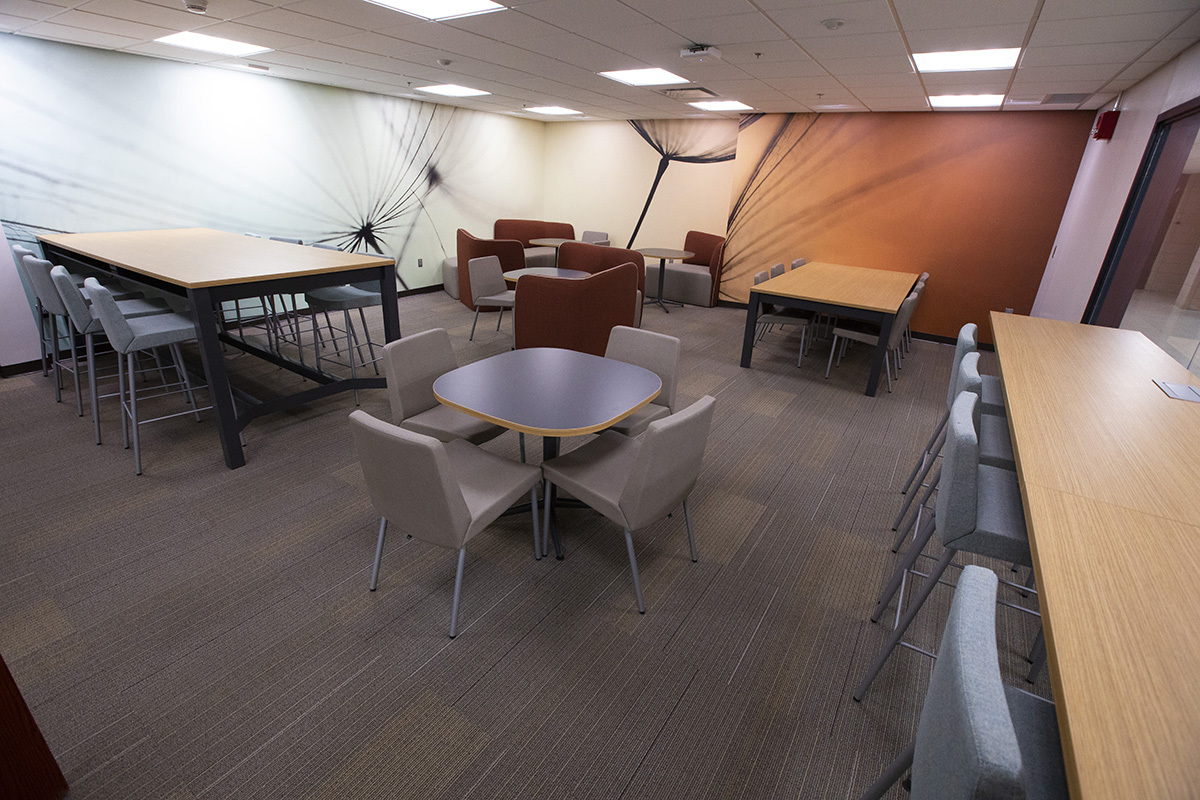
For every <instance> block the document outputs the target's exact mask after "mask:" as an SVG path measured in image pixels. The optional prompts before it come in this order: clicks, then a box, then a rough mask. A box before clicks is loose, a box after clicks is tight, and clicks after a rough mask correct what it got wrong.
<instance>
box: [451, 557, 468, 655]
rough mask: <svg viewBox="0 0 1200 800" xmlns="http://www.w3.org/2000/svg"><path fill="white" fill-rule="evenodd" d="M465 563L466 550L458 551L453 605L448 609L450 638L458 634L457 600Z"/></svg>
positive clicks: (460, 593)
mask: <svg viewBox="0 0 1200 800" xmlns="http://www.w3.org/2000/svg"><path fill="white" fill-rule="evenodd" d="M466 562H467V548H465V547H464V548H462V549H460V550H459V551H458V574H457V575H456V576H455V577H454V605H453V606H451V607H450V638H451V639H453V638H454V637H455V635H456V634H457V632H458V599H459V598H460V597H462V576H463V565H464V564H465V563H466Z"/></svg>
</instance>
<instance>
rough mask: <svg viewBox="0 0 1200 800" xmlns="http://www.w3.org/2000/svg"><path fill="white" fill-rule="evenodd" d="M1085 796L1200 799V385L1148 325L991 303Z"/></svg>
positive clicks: (1075, 789) (1071, 763) (1071, 767)
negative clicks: (1193, 398) (1169, 388)
mask: <svg viewBox="0 0 1200 800" xmlns="http://www.w3.org/2000/svg"><path fill="white" fill-rule="evenodd" d="M992 329H993V332H994V334H995V339H996V350H997V353H998V355H999V356H1000V369H1001V372H1002V375H1003V378H1004V389H1005V397H1006V403H1007V405H1008V419H1009V426H1010V429H1011V431H1012V434H1013V444H1014V449H1015V452H1016V456H1017V466H1018V470H1019V471H1020V475H1021V491H1022V496H1023V500H1024V503H1025V513H1026V518H1027V521H1028V525H1029V531H1030V542H1031V545H1032V550H1033V557H1034V569H1035V571H1036V573H1037V583H1038V589H1039V594H1040V597H1039V602H1040V605H1041V608H1042V613H1043V615H1044V616H1043V621H1044V624H1045V629H1046V639H1047V648H1048V652H1049V659H1050V670H1051V680H1052V683H1053V687H1054V695H1055V700H1056V702H1057V704H1058V705H1057V709H1058V719H1059V729H1060V733H1061V735H1062V740H1063V756H1064V759H1065V760H1066V764H1067V774H1068V780H1069V782H1070V786H1071V795H1072V797H1075V798H1089V799H1090V798H1114V800H1115V799H1116V798H1131V797H1139V798H1143V797H1144V798H1151V797H1153V798H1185V797H1187V798H1192V797H1200V757H1198V755H1197V754H1198V753H1200V677H1198V665H1200V624H1198V623H1197V620H1200V588H1198V587H1200V491H1198V490H1200V486H1198V483H1197V478H1198V477H1200V404H1196V403H1188V402H1185V401H1182V400H1174V399H1172V398H1170V397H1167V396H1166V394H1164V393H1163V392H1162V390H1160V389H1159V388H1158V387H1157V386H1156V385H1155V384H1154V383H1153V379H1155V378H1158V379H1162V380H1167V381H1170V382H1173V383H1190V384H1192V385H1197V386H1200V380H1198V379H1197V378H1196V377H1195V376H1193V375H1191V374H1190V373H1189V372H1188V371H1187V370H1186V369H1184V367H1183V366H1181V365H1180V364H1179V363H1178V362H1176V361H1175V360H1174V359H1172V358H1171V357H1170V356H1168V355H1167V354H1166V353H1164V352H1163V351H1162V350H1161V349H1159V348H1158V347H1157V346H1155V345H1154V344H1153V343H1152V342H1150V340H1149V339H1147V338H1146V337H1145V336H1143V335H1142V334H1141V333H1138V332H1136V331H1123V330H1115V329H1112V328H1102V327H1097V326H1085V325H1077V324H1072V323H1067V322H1059V321H1056V320H1045V319H1034V318H1029V317H1019V316H1014V315H1011V314H1000V313H996V312H993V314H992Z"/></svg>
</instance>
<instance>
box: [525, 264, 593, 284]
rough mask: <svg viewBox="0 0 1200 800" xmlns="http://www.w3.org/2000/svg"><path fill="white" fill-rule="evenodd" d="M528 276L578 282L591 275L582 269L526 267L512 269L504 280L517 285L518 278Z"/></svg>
mask: <svg viewBox="0 0 1200 800" xmlns="http://www.w3.org/2000/svg"><path fill="white" fill-rule="evenodd" d="M526 275H541V276H542V277H545V278H563V279H564V280H570V281H577V280H579V279H580V278H586V277H587V276H588V275H591V273H590V272H584V271H583V270H581V269H560V268H559V267H524V268H523V269H510V270H509V271H508V272H506V273H504V280H506V281H508V282H509V283H516V282H517V279H518V278H524V277H525V276H526Z"/></svg>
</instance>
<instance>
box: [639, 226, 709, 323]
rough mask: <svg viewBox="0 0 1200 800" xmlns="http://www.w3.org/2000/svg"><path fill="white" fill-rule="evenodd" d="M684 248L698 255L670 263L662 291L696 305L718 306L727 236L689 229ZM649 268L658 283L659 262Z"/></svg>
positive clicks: (650, 279) (672, 297)
mask: <svg viewBox="0 0 1200 800" xmlns="http://www.w3.org/2000/svg"><path fill="white" fill-rule="evenodd" d="M683 249H684V250H689V251H691V252H693V253H695V254H696V255H694V256H692V257H691V258H689V259H686V260H684V261H683V263H681V264H667V276H666V279H665V280H664V285H663V294H664V295H665V296H666V297H667V299H668V300H675V301H677V302H681V303H688V304H689V305H695V306H709V307H711V306H715V305H716V304H717V294H718V292H719V291H720V288H721V264H722V262H723V261H724V259H725V237H723V236H717V235H716V234H712V233H704V232H702V231H688V233H687V237H686V238H685V239H684V242H683ZM647 271H648V272H649V273H650V274H649V275H648V276H647V280H649V281H650V284H651V285H652V286H653V285H657V283H658V265H657V264H651V265H650V266H649V267H648V268H647Z"/></svg>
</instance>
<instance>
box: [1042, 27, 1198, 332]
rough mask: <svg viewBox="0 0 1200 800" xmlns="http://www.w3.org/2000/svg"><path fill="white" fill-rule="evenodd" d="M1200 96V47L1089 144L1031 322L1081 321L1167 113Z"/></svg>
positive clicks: (1135, 95)
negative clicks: (1108, 133)
mask: <svg viewBox="0 0 1200 800" xmlns="http://www.w3.org/2000/svg"><path fill="white" fill-rule="evenodd" d="M1198 95H1200V45H1197V46H1195V47H1192V48H1191V49H1190V50H1188V51H1187V52H1185V53H1183V54H1182V55H1180V56H1179V57H1177V58H1176V59H1175V60H1174V61H1171V62H1169V63H1168V64H1166V65H1165V66H1164V67H1163V68H1162V69H1159V70H1157V71H1156V72H1154V73H1153V74H1152V75H1150V76H1149V77H1148V78H1146V79H1145V80H1143V81H1141V82H1140V83H1138V84H1136V85H1135V86H1133V87H1132V88H1130V89H1129V90H1127V91H1126V92H1125V93H1124V96H1123V97H1122V99H1121V118H1120V120H1119V121H1118V123H1117V128H1116V131H1115V132H1114V134H1113V138H1112V139H1110V140H1108V141H1096V140H1095V139H1092V140H1089V142H1088V145H1087V148H1086V149H1085V150H1084V152H1083V159H1082V160H1081V162H1080V164H1079V172H1078V173H1077V174H1076V176H1075V185H1074V187H1073V188H1072V189H1071V197H1070V199H1068V200H1067V207H1066V210H1065V211H1064V212H1063V218H1062V222H1061V223H1060V224H1059V228H1058V235H1057V237H1056V238H1055V240H1054V247H1053V249H1052V250H1051V254H1050V259H1049V261H1048V262H1047V263H1046V271H1045V273H1044V274H1043V275H1042V283H1041V286H1040V287H1039V289H1038V294H1037V299H1036V300H1035V301H1034V304H1033V310H1032V312H1031V313H1032V315H1033V316H1035V317H1049V318H1053V319H1063V320H1069V321H1071V322H1078V321H1079V320H1080V319H1081V318H1082V317H1083V312H1084V308H1085V307H1086V306H1087V301H1088V298H1089V297H1090V296H1091V293H1092V287H1093V286H1094V285H1095V283H1096V277H1097V275H1099V273H1100V266H1101V264H1102V263H1103V261H1104V255H1105V253H1106V252H1108V246H1109V243H1110V242H1111V241H1112V237H1113V234H1114V233H1115V232H1116V227H1117V221H1118V219H1119V218H1120V216H1121V210H1122V209H1123V208H1124V207H1125V201H1126V199H1127V198H1128V196H1129V189H1130V187H1131V186H1132V185H1133V179H1134V177H1135V176H1136V174H1137V169H1138V165H1139V164H1140V163H1141V160H1142V155H1143V153H1144V152H1145V150H1146V144H1147V143H1148V142H1149V140H1150V134H1151V133H1152V132H1153V130H1154V121H1155V119H1156V118H1157V117H1158V115H1159V114H1161V113H1162V112H1163V111H1166V110H1167V109H1169V108H1172V107H1174V106H1177V105H1179V104H1180V103H1183V102H1186V101H1187V100H1190V99H1192V98H1193V97H1196V96H1198Z"/></svg>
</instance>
